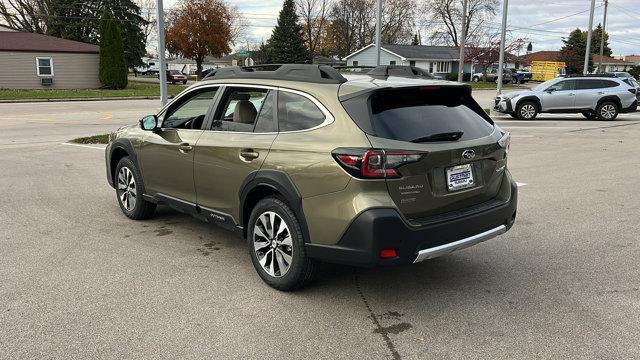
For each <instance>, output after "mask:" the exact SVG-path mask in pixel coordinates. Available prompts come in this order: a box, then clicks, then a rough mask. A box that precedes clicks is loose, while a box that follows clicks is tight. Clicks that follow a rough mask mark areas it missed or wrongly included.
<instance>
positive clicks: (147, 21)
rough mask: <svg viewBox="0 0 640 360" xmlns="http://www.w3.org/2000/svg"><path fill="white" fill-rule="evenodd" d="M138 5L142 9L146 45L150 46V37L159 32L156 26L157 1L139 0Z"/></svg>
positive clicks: (141, 15)
mask: <svg viewBox="0 0 640 360" xmlns="http://www.w3.org/2000/svg"><path fill="white" fill-rule="evenodd" d="M136 3H137V4H138V6H139V7H140V17H142V19H143V20H144V25H143V26H142V33H143V34H144V43H145V44H146V45H147V46H148V44H149V40H150V37H152V35H155V33H156V32H157V29H156V28H157V26H156V14H157V9H156V0H137V1H136Z"/></svg>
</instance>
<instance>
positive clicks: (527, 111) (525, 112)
mask: <svg viewBox="0 0 640 360" xmlns="http://www.w3.org/2000/svg"><path fill="white" fill-rule="evenodd" d="M535 113H536V108H535V107H534V106H533V105H531V104H525V105H523V106H522V108H521V109H520V115H522V117H523V118H525V119H531V118H532V117H533V115H534V114H535Z"/></svg>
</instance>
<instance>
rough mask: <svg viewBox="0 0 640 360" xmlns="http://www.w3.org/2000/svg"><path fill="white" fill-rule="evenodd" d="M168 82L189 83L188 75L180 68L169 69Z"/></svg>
mask: <svg viewBox="0 0 640 360" xmlns="http://www.w3.org/2000/svg"><path fill="white" fill-rule="evenodd" d="M167 82H170V83H172V84H176V83H183V84H186V83H187V76H186V75H185V74H183V73H181V72H180V71H178V70H167Z"/></svg>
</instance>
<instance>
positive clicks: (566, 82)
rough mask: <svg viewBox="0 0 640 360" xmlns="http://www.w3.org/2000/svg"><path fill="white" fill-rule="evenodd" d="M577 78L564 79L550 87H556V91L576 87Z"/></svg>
mask: <svg viewBox="0 0 640 360" xmlns="http://www.w3.org/2000/svg"><path fill="white" fill-rule="evenodd" d="M574 84H575V80H564V81H560V82H559V83H556V84H554V85H551V86H550V87H549V89H554V90H555V91H567V90H573V89H574Z"/></svg>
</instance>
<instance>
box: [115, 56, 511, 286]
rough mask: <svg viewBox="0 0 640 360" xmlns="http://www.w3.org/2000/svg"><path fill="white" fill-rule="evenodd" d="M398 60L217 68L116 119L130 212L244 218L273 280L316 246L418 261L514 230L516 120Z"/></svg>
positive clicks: (307, 264)
mask: <svg viewBox="0 0 640 360" xmlns="http://www.w3.org/2000/svg"><path fill="white" fill-rule="evenodd" d="M393 70H396V68H394V67H380V68H376V69H374V70H373V71H372V72H371V73H370V75H369V76H358V77H357V78H355V79H351V80H347V79H346V78H345V77H343V76H342V75H341V74H340V73H338V72H337V71H336V70H335V69H334V68H331V67H328V66H322V65H320V66H318V65H282V66H279V67H277V68H276V69H275V70H273V69H272V70H269V71H256V69H255V68H239V67H231V68H224V69H220V70H218V71H216V72H215V74H213V75H212V76H210V78H211V80H205V81H201V82H199V83H197V84H195V85H193V86H191V87H189V88H188V89H186V90H185V91H183V92H182V93H181V94H180V95H178V96H177V97H176V98H175V99H173V101H171V102H170V103H169V104H168V105H167V106H165V107H164V108H163V109H161V110H160V112H159V113H158V114H156V115H150V116H146V117H144V118H143V119H141V120H140V122H139V123H138V124H135V125H131V126H126V127H122V128H120V129H119V130H117V131H116V132H114V133H112V134H111V136H110V142H109V145H108V146H107V148H106V166H107V179H108V180H109V183H110V184H111V185H112V186H113V187H114V188H115V190H116V194H117V199H118V202H119V204H120V207H121V209H122V211H123V212H124V214H125V215H126V216H128V217H129V218H131V219H136V220H138V219H145V218H149V217H150V216H152V215H153V212H154V210H155V208H156V205H157V204H164V205H168V206H170V207H172V208H174V209H176V210H178V211H181V212H184V213H187V214H191V215H193V216H195V217H198V218H200V219H202V220H204V221H206V222H210V223H214V224H218V225H221V226H223V227H225V228H228V229H230V230H233V231H236V232H237V233H238V234H239V235H240V236H242V237H243V238H245V239H246V241H247V245H248V249H249V254H250V257H251V260H252V262H253V265H254V266H255V268H256V271H257V272H258V274H259V275H260V277H261V278H262V279H263V280H264V281H265V282H266V283H267V284H269V285H270V286H272V287H274V288H277V289H280V290H289V289H293V288H296V287H298V286H300V285H302V284H304V283H306V282H307V281H308V280H310V279H311V278H312V277H313V274H314V272H315V270H316V268H317V264H318V262H319V261H325V262H333V263H341V264H348V265H356V266H377V265H396V264H403V263H415V262H419V261H423V260H426V259H430V258H433V257H437V256H440V255H444V254H447V253H449V252H452V251H454V250H458V249H461V248H465V247H468V246H471V245H474V244H477V243H479V242H482V241H485V240H488V239H490V238H493V237H495V236H497V235H500V234H502V233H504V232H506V231H507V230H508V229H509V228H510V227H511V225H512V224H513V222H514V220H515V216H516V202H517V187H516V185H515V182H514V181H513V180H512V178H511V175H510V174H509V171H508V170H507V153H508V151H509V142H510V137H509V134H508V133H506V132H505V131H503V130H501V129H500V128H499V127H498V126H496V125H494V123H493V122H492V120H491V118H489V117H488V116H487V115H486V113H485V112H484V111H483V109H481V108H480V106H479V105H478V104H477V103H476V102H475V101H474V100H473V98H472V97H471V89H470V88H469V87H468V86H466V85H463V84H460V83H454V82H447V81H439V80H429V79H424V77H423V76H408V77H400V76H394V75H393V74H394V71H393ZM390 74H391V75H390Z"/></svg>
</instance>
